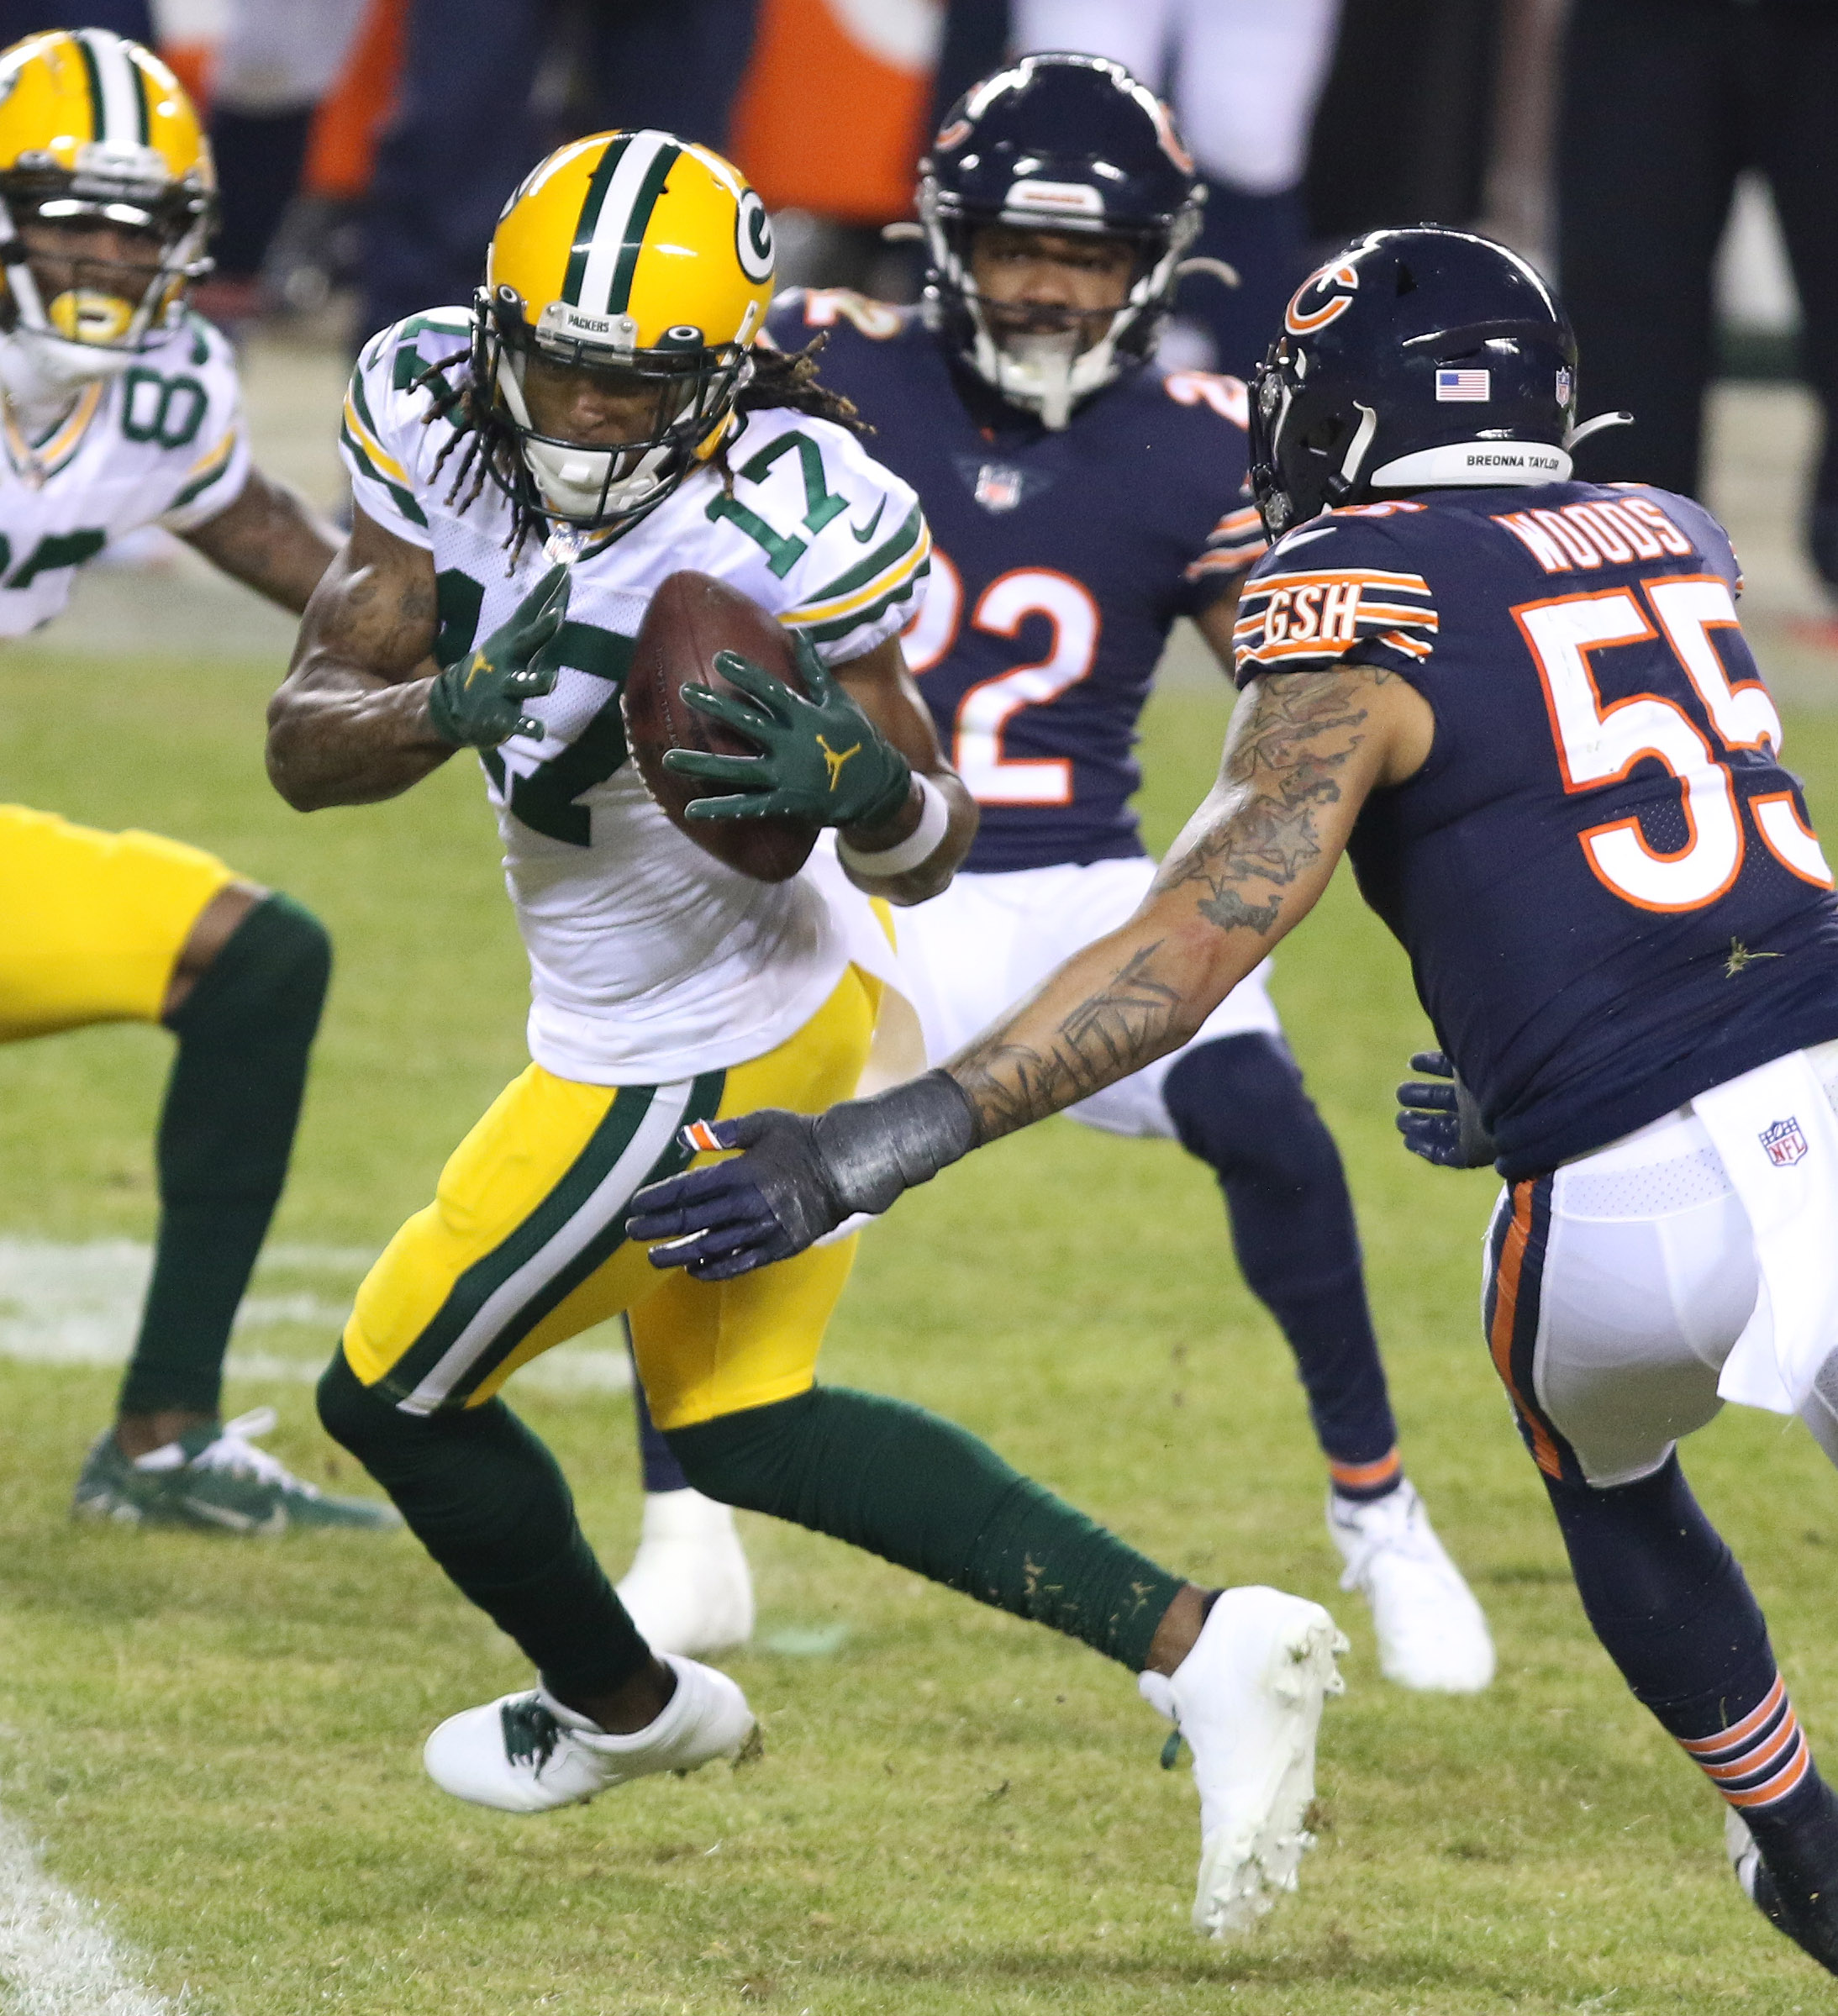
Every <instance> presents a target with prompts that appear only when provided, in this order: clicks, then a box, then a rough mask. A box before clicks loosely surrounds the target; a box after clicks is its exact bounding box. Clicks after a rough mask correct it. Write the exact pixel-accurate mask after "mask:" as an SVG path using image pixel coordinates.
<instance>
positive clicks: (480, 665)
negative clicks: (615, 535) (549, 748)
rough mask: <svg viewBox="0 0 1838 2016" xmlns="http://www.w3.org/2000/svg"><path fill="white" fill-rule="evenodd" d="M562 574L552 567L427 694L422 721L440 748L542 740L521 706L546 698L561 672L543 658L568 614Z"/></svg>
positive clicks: (563, 570) (563, 568) (559, 566)
mask: <svg viewBox="0 0 1838 2016" xmlns="http://www.w3.org/2000/svg"><path fill="white" fill-rule="evenodd" d="M568 587H569V577H568V569H567V566H566V564H563V563H559V562H558V563H557V565H556V566H553V567H551V568H550V570H549V571H548V572H547V573H546V574H545V575H544V576H543V577H542V579H541V580H540V581H539V582H537V583H536V585H535V587H533V588H532V589H531V590H530V591H529V594H527V595H526V596H525V597H524V599H523V600H522V601H521V602H520V603H518V605H517V607H516V608H514V609H513V610H512V611H511V613H510V614H509V615H508V617H506V618H505V619H504V620H503V623H501V624H499V625H498V628H497V629H495V630H493V631H492V634H491V635H490V636H489V637H487V639H486V640H485V641H484V643H483V644H482V645H479V647H478V649H477V650H475V651H473V652H472V653H471V655H469V656H467V657H465V658H462V659H461V660H460V661H459V662H458V663H457V664H456V665H450V666H448V667H447V669H446V670H445V671H444V672H442V673H441V674H440V676H439V677H438V678H436V679H435V681H434V686H433V688H432V690H431V691H430V692H429V695H428V718H429V721H430V722H431V723H432V724H433V725H434V733H435V734H437V735H439V736H440V739H441V740H443V741H445V742H451V743H453V744H455V745H457V746H458V747H460V748H466V747H468V746H470V747H471V748H473V749H495V748H497V746H498V744H499V743H500V742H505V741H508V740H509V739H510V738H511V736H513V735H528V736H529V737H530V738H531V740H535V741H538V742H540V740H542V723H541V722H540V721H533V720H532V719H531V718H529V715H528V714H526V713H524V702H525V701H526V700H534V699H536V698H538V697H540V695H542V694H544V693H546V692H549V690H550V687H553V686H554V685H555V683H556V672H557V671H559V670H560V669H561V668H560V667H559V666H556V665H555V664H553V663H545V662H544V661H543V656H542V654H543V652H544V650H545V649H546V648H547V646H548V645H550V644H552V643H553V642H554V640H555V635H556V631H557V630H559V629H561V619H562V618H563V617H565V616H566V614H567V613H568Z"/></svg>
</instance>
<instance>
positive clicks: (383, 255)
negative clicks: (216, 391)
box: [360, 0, 756, 335]
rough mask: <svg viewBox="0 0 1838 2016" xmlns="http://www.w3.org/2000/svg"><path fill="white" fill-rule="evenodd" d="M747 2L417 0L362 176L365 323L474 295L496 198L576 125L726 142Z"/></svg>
mask: <svg viewBox="0 0 1838 2016" xmlns="http://www.w3.org/2000/svg"><path fill="white" fill-rule="evenodd" d="M755 11H756V0H619V3H617V4H613V3H609V0H596V3H589V4H585V5H582V6H579V7H577V8H562V9H558V8H554V7H551V6H550V5H547V4H545V0H413V5H412V6H411V8H410V10H409V16H408V50H407V55H406V58H405V60H404V63H403V78H402V89H401V94H400V97H399V98H398V103H397V108H396V113H395V116H394V118H392V120H391V122H390V124H389V129H388V130H387V133H386V134H385V135H384V137H383V140H382V145H381V147H380V148H379V149H378V150H377V174H376V180H375V182H374V183H373V185H372V187H371V204H370V214H369V218H368V220H367V224H366V246H365V258H364V264H365V276H364V277H365V294H366V298H365V303H364V312H363V315H362V317H361V331H360V333H361V334H362V335H368V334H370V332H371V330H373V329H381V328H382V327H383V326H384V325H385V324H388V323H391V322H395V321H398V320H400V318H402V317H403V316H404V315H409V314H413V313H414V312H415V311H416V310H417V309H419V308H438V307H442V306H445V305H446V304H448V303H453V302H466V301H469V300H470V299H471V294H472V290H473V288H474V287H477V285H478V282H479V278H480V274H481V261H480V256H479V251H480V247H482V245H485V244H486V242H487V240H488V239H490V237H491V235H492V227H493V225H494V224H496V223H497V221H498V213H499V211H500V210H502V209H503V207H504V203H505V201H506V199H507V198H508V197H509V195H510V193H511V192H512V191H513V189H514V188H515V187H517V184H518V183H519V182H520V181H521V180H522V178H523V176H524V174H525V173H526V172H527V171H529V169H531V168H533V167H534V166H535V165H536V163H537V162H538V161H540V160H541V159H542V157H543V155H545V153H546V152H547V151H549V150H550V149H551V148H553V147H554V146H556V145H558V144H559V143H560V142H561V141H562V140H564V139H566V138H567V137H568V134H569V133H570V131H572V132H575V133H589V132H593V131H596V130H598V129H603V128H606V127H609V126H661V127H664V128H666V129H668V130H669V131H670V132H672V133H677V134H682V135H683V136H684V137H685V138H686V139H693V140H702V141H704V142H706V143H707V144H708V145H710V146H714V147H717V148H720V149H722V150H726V148H727V145H728V126H729V108H730V107H731V106H732V103H733V101H734V96H735V92H736V90H737V89H738V88H739V86H740V78H741V76H742V74H743V73H744V71H745V68H746V65H747V59H748V56H749V55H750V51H751V50H752V45H753V29H754V16H755ZM558 81H559V82H560V83H561V89H560V90H556V89H554V88H553V87H554V86H555V85H556V83H557V82H558ZM570 82H572V85H573V86H574V87H575V88H574V89H573V90H572V91H571V90H570V88H569V86H570Z"/></svg>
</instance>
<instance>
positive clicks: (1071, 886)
mask: <svg viewBox="0 0 1838 2016" xmlns="http://www.w3.org/2000/svg"><path fill="white" fill-rule="evenodd" d="M1155 871H1156V864H1155V863H1154V862H1153V861H1150V860H1148V859H1147V858H1146V857H1145V856H1138V857H1137V858H1136V859H1135V860H1133V861H1093V862H1092V863H1091V864H1090V865H1089V866H1085V867H1079V866H1055V867H1051V868H1019V869H1016V870H1014V871H1011V872H1009V873H1008V874H1003V875H959V876H957V877H956V880H955V881H953V882H952V883H951V887H949V888H948V889H946V890H945V892H943V894H942V895H939V896H935V897H933V898H932V899H931V901H930V903H919V904H916V905H915V906H914V908H912V909H910V910H901V911H898V912H897V913H896V919H897V924H896V928H897V929H898V934H899V941H900V965H901V968H902V971H903V979H902V981H901V985H902V987H903V988H904V989H905V990H906V991H907V992H908V996H909V997H910V999H911V1001H912V1003H913V1006H914V1008H915V1009H916V1010H917V1011H918V1013H919V1026H920V1028H921V1029H922V1030H923V1031H924V1038H925V1061H926V1063H927V1064H928V1065H935V1064H942V1063H943V1062H944V1061H945V1059H946V1058H947V1057H949V1056H950V1055H951V1054H952V1053H953V1052H954V1051H956V1050H961V1049H962V1048H963V1046H964V1045H965V1044H966V1043H967V1042H969V1040H970V1039H971V1038H972V1036H975V1035H977V1034H981V1033H982V1030H984V1029H987V1027H988V1026H989V1024H991V1023H992V1022H993V1021H994V1020H995V1019H996V1017H997V1016H998V1015H999V1014H1000V1013H1002V1012H1003V1010H1004V1009H1005V1008H1011V1007H1013V1006H1014V1003H1016V1002H1018V1001H1019V1000H1020V998H1021V997H1022V996H1023V995H1024V994H1026V993H1029V992H1032V990H1033V989H1034V988H1035V987H1038V986H1039V985H1040V982H1041V981H1043V980H1045V978H1046V976H1047V975H1048V974H1049V973H1051V971H1053V970H1054V968H1055V967H1056V966H1060V965H1061V964H1063V963H1064V961H1066V960H1068V959H1070V958H1071V957H1072V955H1073V953H1075V952H1078V951H1082V950H1084V948H1085V947H1086V946H1087V945H1089V944H1090V943H1091V942H1092V940H1093V939H1094V938H1102V937H1103V935H1104V934H1105V933H1106V932H1107V931H1114V930H1115V929H1117V927H1118V926H1119V924H1123V923H1124V921H1125V920H1126V919H1128V918H1130V916H1131V915H1132V914H1133V913H1135V910H1136V908H1138V906H1139V905H1140V903H1141V902H1142V899H1143V897H1145V896H1146V895H1147V894H1148V893H1149V885H1150V883H1151V882H1153V881H1154V880H1155ZM1269 974H1270V961H1268V960H1265V961H1264V962H1263V963H1262V965H1261V966H1258V967H1257V968H1256V971H1253V972H1252V973H1251V974H1250V975H1248V976H1246V978H1245V979H1244V980H1242V981H1240V983H1239V984H1238V985H1237V986H1236V987H1234V988H1233V989H1232V991H1231V992H1230V994H1228V995H1227V996H1226V997H1225V998H1224V1000H1223V1001H1222V1002H1221V1003H1219V1006H1218V1007H1217V1008H1214V1011H1213V1013H1211V1014H1210V1015H1209V1016H1208V1017H1207V1019H1206V1022H1205V1024H1204V1025H1203V1027H1202V1029H1201V1030H1200V1032H1199V1034H1198V1035H1197V1036H1195V1037H1194V1039H1193V1042H1192V1043H1189V1044H1188V1045H1187V1046H1186V1048H1185V1049H1183V1050H1176V1051H1175V1052H1174V1053H1173V1054H1172V1055H1170V1056H1167V1057H1162V1058H1160V1059H1158V1060H1157V1061H1156V1062H1155V1063H1153V1064H1151V1065H1149V1066H1145V1068H1144V1069H1143V1070H1141V1071H1138V1072H1137V1073H1136V1074H1135V1076H1134V1077H1130V1078H1125V1079H1124V1080H1123V1082H1121V1083H1120V1084H1117V1085H1112V1086H1108V1087H1106V1088H1105V1089H1104V1090H1103V1092H1097V1093H1094V1094H1093V1097H1090V1098H1088V1099H1082V1100H1081V1101H1080V1102H1079V1103H1078V1104H1077V1106H1074V1107H1071V1108H1068V1109H1067V1110H1068V1111H1069V1112H1070V1113H1071V1115H1072V1119H1075V1120H1082V1121H1083V1122H1084V1123H1085V1124H1086V1125H1087V1126H1088V1127H1099V1128H1102V1129H1103V1130H1104V1131H1105V1132H1106V1133H1107V1134H1149V1135H1157V1136H1161V1137H1163V1138H1165V1139H1167V1140H1172V1139H1173V1138H1174V1123H1173V1121H1172V1120H1171V1119H1169V1117H1168V1109H1167V1103H1166V1102H1165V1101H1164V1100H1163V1098H1162V1096H1161V1088H1162V1086H1163V1084H1164V1083H1165V1082H1166V1081H1167V1075H1168V1073H1169V1071H1172V1069H1173V1067H1174V1066H1175V1065H1176V1063H1177V1062H1178V1061H1179V1060H1180V1059H1181V1058H1182V1057H1183V1056H1185V1055H1187V1052H1188V1050H1192V1049H1193V1048H1194V1046H1195V1045H1198V1044H1201V1043H1210V1042H1213V1041H1215V1040H1217V1039H1218V1038H1219V1037H1221V1036H1244V1035H1252V1034H1256V1035H1266V1036H1280V1035H1281V1034H1282V1024H1281V1023H1280V1022H1279V1021H1277V1011H1276V1008H1275V1006H1274V1005H1273V1004H1272V1001H1271V998H1270V993H1269V988H1268V985H1267V982H1268V979H1269Z"/></svg>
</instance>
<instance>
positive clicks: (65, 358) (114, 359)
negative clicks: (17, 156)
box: [0, 169, 216, 388]
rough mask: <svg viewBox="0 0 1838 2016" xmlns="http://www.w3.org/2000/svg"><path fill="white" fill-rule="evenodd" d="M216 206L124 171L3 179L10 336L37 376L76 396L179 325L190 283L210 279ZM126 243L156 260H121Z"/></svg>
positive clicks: (0, 224)
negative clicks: (207, 249) (208, 252)
mask: <svg viewBox="0 0 1838 2016" xmlns="http://www.w3.org/2000/svg"><path fill="white" fill-rule="evenodd" d="M215 208H216V205H215V199H214V197H213V196H212V195H211V194H210V192H208V191H207V190H204V189H202V188H197V187H191V186H189V185H187V184H176V185H175V184H173V183H171V182H166V183H165V184H163V185H161V186H157V187H156V186H153V185H152V184H150V182H149V181H148V180H147V179H145V178H144V177H140V176H134V175H130V174H128V173H125V172H124V173H120V174H109V173H103V172H99V171H93V170H84V171H78V172H77V173H76V174H74V175H72V174H69V173H67V172H66V171H61V170H57V169H42V170H25V171H15V172H13V173H12V174H9V175H8V176H5V177H4V178H0V233H3V238H0V262H3V264H4V266H5V269H6V280H7V292H8V300H7V303H6V315H7V318H8V329H7V333H8V334H9V335H10V336H11V337H12V338H13V341H14V343H15V345H18V346H21V347H22V348H23V349H24V351H25V352H26V353H27V355H28V357H29V363H30V365H31V366H32V372H33V375H34V376H36V377H37V378H39V379H40V380H42V381H44V382H46V384H47V385H48V386H52V387H71V388H74V387H76V386H79V385H82V384H83V383H85V382H88V381H90V380H93V379H97V378H103V377H111V376H116V375H118V373H119V372H121V371H124V370H125V369H126V368H127V367H128V366H129V364H131V363H132V362H133V361H134V358H135V357H137V356H139V355H141V353H142V352H144V351H145V350H146V349H147V348H148V347H149V345H150V344H151V343H152V342H154V341H155V339H156V338H157V337H158V335H159V334H161V332H163V331H164V330H165V329H168V328H170V327H171V326H172V324H174V323H175V322H176V320H177V319H178V318H179V315H180V314H181V313H182V310H183V306H184V299H185V291H186V288H187V285H188V284H189V283H190V282H192V280H194V279H197V278H198V277H199V276H202V275H203V274H205V273H208V271H210V268H211V261H209V260H208V258H206V257H205V256H204V246H205V242H206V240H207V239H208V236H209V234H210V231H211V228H212V225H213V223H214V221H215ZM27 234H30V236H31V238H32V239H35V240H36V241H37V242H36V243H35V244H29V243H28V236H27ZM108 234H113V238H114V240H115V242H114V243H113V244H111V242H110V239H109V235H108ZM124 237H125V238H127V239H129V242H130V244H132V245H134V246H135V247H136V249H139V248H140V247H142V246H144V247H145V252H146V254H147V256H145V257H144V258H140V259H124V258H121V257H120V256H118V248H119V241H120V239H122V238H124Z"/></svg>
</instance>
